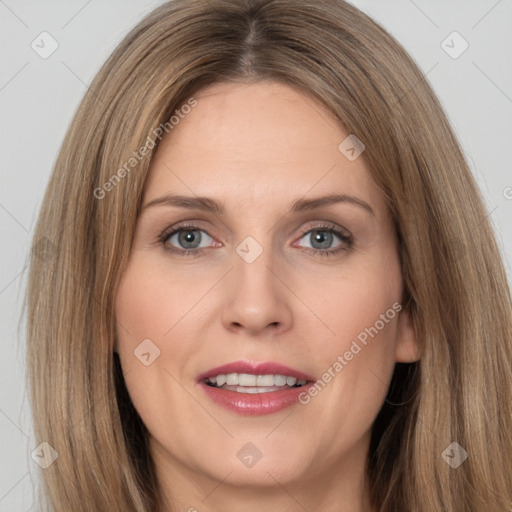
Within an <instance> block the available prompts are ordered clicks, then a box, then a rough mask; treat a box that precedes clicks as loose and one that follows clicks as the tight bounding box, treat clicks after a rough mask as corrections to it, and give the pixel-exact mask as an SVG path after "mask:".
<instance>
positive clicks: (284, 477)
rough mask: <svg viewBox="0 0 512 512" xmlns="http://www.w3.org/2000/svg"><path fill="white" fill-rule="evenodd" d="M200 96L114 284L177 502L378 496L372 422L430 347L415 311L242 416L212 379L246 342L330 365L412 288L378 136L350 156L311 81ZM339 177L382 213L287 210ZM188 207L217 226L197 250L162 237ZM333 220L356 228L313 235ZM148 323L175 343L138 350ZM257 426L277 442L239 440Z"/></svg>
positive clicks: (295, 509)
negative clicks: (224, 401) (286, 400)
mask: <svg viewBox="0 0 512 512" xmlns="http://www.w3.org/2000/svg"><path fill="white" fill-rule="evenodd" d="M195 98H196V100H197V106H196V107H194V108H193V109H192V110H191V112H190V113H189V114H188V115H187V116H186V117H185V118H184V119H182V120H180V123H179V124H178V125H176V126H175V127H174V128H173V130H172V131H171V132H170V133H169V134H168V135H166V136H165V137H164V138H163V140H162V142H161V144H160V146H159V148H158V151H157V153H156V155H155V157H154V159H153V162H152V164H151V169H150V173H149V176H148V179H147V182H146V187H145V191H144V198H143V209H142V212H141V215H140V217H139V220H138V224H137V228H136V232H135V235H134V241H133V247H132V252H131V255H130V259H129V263H128V267H127V268H126V271H125V273H124V274H123V278H122V280H121V283H120V287H119V289H118V295H117V300H116V318H117V321H118V323H119V325H120V326H122V328H120V329H119V339H118V343H117V347H116V350H117V351H118V353H119V356H120V359H121V364H122V367H123V372H124V374H125V380H126V385H127V388H128V391H129V393H130V396H131V398H132V400H133V403H134V405H135V407H136V409H137V411H138V412H139V414H140V416H141V418H142V420H143V422H144V423H145V425H146V426H147V428H148V430H149V432H150V452H151V455H152V457H153V459H154V461H155V466H156V469H157V474H158V478H159V483H160V486H161V489H162V503H161V511H166V512H167V511H170V510H183V511H187V510H189V511H190V512H192V511H193V510H198V511H203V510H208V511H225V510H244V511H254V512H256V511H258V512H259V511H260V510H265V509H268V510H279V511H282V512H299V511H301V512H303V511H304V510H324V511H334V510H336V511H337V512H345V511H347V512H348V511H350V512H354V511H369V510H371V507H370V506H369V505H368V502H367V492H366V480H365V473H364V464H365V460H366V456H367V452H368V447H369V440H370V429H371V426H372V423H373V421H374V419H375V417H376V416H377V414H378V412H379V410H380V408H381V406H382V404H383V401H384V399H385V396H386V391H387V388H388V385H389V382H390V379H391V376H392V372H393V368H394V364H395V362H396V361H400V362H410V361H415V360H417V359H418V357H419V356H418V344H417V340H416V338H415V334H414V328H413V325H412V320H411V317H410V315H409V313H408V312H407V311H405V310H402V311H401V312H400V313H399V314H398V315H396V316H395V317H394V318H393V319H391V320H389V321H388V322H387V323H385V326H384V328H382V329H381V330H380V331H379V332H378V334H377V335H376V336H375V337H373V338H369V341H368V343H367V345H366V346H364V347H363V348H362V350H361V351H360V352H359V353H358V354H357V355H355V356H354V357H353V359H352V360H350V361H348V362H347V365H346V366H344V367H343V369H342V371H339V372H338V373H335V377H334V378H332V379H331V381H330V382H329V383H328V384H327V385H326V386H325V387H324V388H323V389H322V390H321V391H320V392H319V393H318V394H317V396H315V397H312V398H311V400H310V401H309V403H308V404H307V405H302V404H296V405H293V406H292V407H289V408H286V409H284V410H282V411H279V412H276V413H272V414H268V415H263V416H257V417H255V416H252V417H247V416H241V415H238V414H236V413H235V412H231V411H228V410H225V409H223V408H221V407H219V406H218V405H216V404H215V403H213V402H211V401H210V400H209V398H208V397H207V396H206V395H205V394H204V392H203V391H202V390H201V389H200V388H199V386H198V384H197V381H196V379H197V376H198V375H199V374H200V373H202V372H204V371H206V370H208V369H210V368H213V367H215V366H219V365H221V364H225V363H228V362H232V361H236V360H241V359H247V360H250V361H275V362H279V363H283V364H286V365H287V366H290V367H292V368H295V369H298V370H301V371H303V372H305V373H307V374H310V375H313V376H315V377H316V378H319V379H320V378H321V377H322V374H324V372H326V371H327V370H328V369H329V368H330V367H332V366H333V364H334V363H335V361H337V360H338V359H337V358H338V356H340V355H341V356H343V354H345V352H347V350H349V349H350V346H351V344H352V342H353V341H354V340H356V339H357V336H358V335H359V334H360V333H361V332H363V331H364V330H365V328H369V327H370V326H374V325H375V323H376V321H377V320H379V318H381V317H380V315H382V314H385V313H386V311H387V310H389V309H390V308H391V307H392V305H393V304H394V303H400V301H401V298H402V292H403V282H402V275H401V268H400V263H399V256H398V252H397V239H396V234H395V232H394V229H393V226H392V222H391V217H390V214H389V211H388V209H387V207H386V204H385V201H384V197H383V195H382V193H381V192H380V190H379V189H378V188H377V187H376V185H375V183H374V182H373V180H372V178H371V175H370V172H369V169H368V167H367V166H366V164H365V161H364V153H363V155H362V156H360V157H359V158H357V159H356V160H355V161H349V160H348V159H347V158H346V157H345V155H344V154H342V153H341V152H340V150H339V149H338V145H339V144H340V142H341V141H343V140H344V139H345V138H346V137H347V135H348V134H347V133H345V132H344V130H343V129H342V128H341V127H340V126H339V124H338V123H337V122H336V121H335V119H334V118H333V116H332V115H331V114H330V113H329V112H328V111H327V110H326V109H325V108H324V107H323V106H322V105H320V104H319V103H317V102H315V101H314V100H313V99H311V98H310V97H309V96H307V95H305V94H304V93H302V92H299V91H297V90H295V89H293V88H290V87H289V86H286V85H283V84H279V83H276V82H269V81H261V82H257V83H252V84H225V83H222V84H215V85H214V86H210V87H209V88H207V89H205V90H203V91H202V92H200V93H199V94H197V95H195ZM171 193H172V194H180V195H187V196H191V197H194V196H207V197H211V198H215V199H217V200H219V201H220V202H221V203H222V204H223V206H224V208H225V211H224V213H223V214H219V213H212V212H205V211H200V210H196V209H194V210H190V209H186V208H182V207H176V206H169V205H157V206H151V207H147V208H145V206H146V205H147V204H148V203H149V202H150V201H152V200H154V199H156V198H159V197H161V196H164V195H166V194H171ZM331 193H339V194H348V195H352V196H354V197H356V198H358V199H359V200H361V201H364V202H365V203H367V204H368V205H369V206H370V207H371V208H372V210H373V212H374V215H372V214H371V213H369V212H368V211H367V210H366V209H365V208H363V207H361V206H358V205H356V204H353V203H350V202H340V203H336V204H331V205H328V206H323V207H320V208H316V209H314V210H310V211H305V212H301V213H293V212H289V208H290V205H291V204H292V202H293V201H295V200H296V199H305V198H307V199H310V198H313V197H318V196H323V195H326V194H331ZM180 222H187V223H191V224H193V225H195V226H197V228H195V229H200V230H202V231H201V232H200V233H201V235H202V241H201V242H200V252H199V253H198V254H194V255H191V256H182V255H179V254H175V253H172V252H170V250H169V247H171V248H172V247H174V248H175V249H176V250H177V251H180V250H181V251H185V249H186V247H190V246H184V245H183V243H182V244H180V242H179V240H178V236H177V235H175V236H174V237H172V238H170V239H168V240H167V241H161V240H158V236H159V234H160V233H161V232H162V231H164V230H165V229H166V228H168V227H173V226H176V225H178V223H180ZM325 223H327V224H328V225H329V227H331V226H332V227H334V228H335V229H338V230H341V231H342V232H343V233H344V234H349V235H350V236H351V237H352V238H353V244H352V245H349V244H347V243H346V242H344V241H343V240H341V239H340V238H338V237H337V236H336V235H333V238H332V241H331V242H330V245H329V241H328V242H327V246H328V248H330V249H337V248H340V247H341V248H342V250H341V251H339V252H338V253H336V254H328V255H325V254H313V253H311V252H308V250H309V251H312V250H314V248H316V249H317V250H318V251H323V252H325V251H326V249H325V248H322V247H325V246H322V245H320V249H318V247H319V245H318V242H315V235H319V234H320V236H321V235H322V234H323V235H325V234H326V233H325V227H322V226H323V225H324V224H325ZM318 226H320V228H319V227H318ZM315 228H316V229H317V230H318V231H313V232H311V230H314V229H315ZM189 229H190V228H189ZM196 235H197V233H196ZM247 236H251V237H253V238H254V239H255V240H256V241H257V242H258V243H259V244H260V246H261V247H262V248H263V252H262V253H261V254H260V255H259V256H258V257H257V258H256V260H255V261H254V262H252V263H247V262H246V261H245V260H244V259H242V258H241V257H240V256H239V254H238V253H237V252H236V248H237V246H238V245H239V244H240V243H241V242H242V241H243V240H244V239H245V238H246V237H247ZM193 240H196V245H197V239H193ZM328 240H329V239H328ZM145 339H150V340H151V341H152V343H154V345H155V346H156V347H158V349H159V350H160V355H159V357H158V358H156V359H155V360H154V362H152V363H151V364H150V365H149V366H145V365H144V364H142V363H141V362H140V360H139V359H138V358H137V357H134V350H135V349H136V348H137V346H138V345H139V344H140V343H141V341H142V340H145ZM153 350H154V349H151V351H153ZM151 353H154V352H151ZM248 442H251V443H253V444H254V445H255V446H256V447H257V449H258V450H259V451H260V452H261V454H262V456H261V459H260V460H259V461H258V462H257V463H256V464H255V465H254V466H253V467H251V468H248V467H246V466H245V465H244V464H242V463H241V461H240V460H239V459H238V457H237V452H238V451H239V450H240V449H241V448H242V447H243V446H244V445H246V443H248ZM263 491H264V492H263ZM171 504H174V505H173V507H174V508H171Z"/></svg>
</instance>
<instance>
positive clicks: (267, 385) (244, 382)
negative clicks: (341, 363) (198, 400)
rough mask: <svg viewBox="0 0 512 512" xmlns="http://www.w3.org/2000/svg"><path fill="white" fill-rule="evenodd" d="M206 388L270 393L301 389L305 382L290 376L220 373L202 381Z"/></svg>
mask: <svg viewBox="0 0 512 512" xmlns="http://www.w3.org/2000/svg"><path fill="white" fill-rule="evenodd" d="M203 382H204V383H205V384H206V385H207V386H211V387H213V388H218V389H225V390H227V391H236V392H237V393H251V394H255V393H272V392H274V391H282V390H283V389H292V388H301V387H302V386H304V385H306V383H307V382H308V381H307V380H299V379H297V378H296V377H293V376H291V375H281V374H268V375H254V374H250V373H228V374H225V373H220V374H218V375H215V376H214V377H209V378H206V379H204V380H203Z"/></svg>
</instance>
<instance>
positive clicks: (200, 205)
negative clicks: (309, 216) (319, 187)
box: [142, 194, 375, 217]
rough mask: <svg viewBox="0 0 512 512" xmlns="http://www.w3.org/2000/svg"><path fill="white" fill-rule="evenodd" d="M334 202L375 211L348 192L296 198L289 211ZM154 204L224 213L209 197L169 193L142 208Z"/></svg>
mask: <svg viewBox="0 0 512 512" xmlns="http://www.w3.org/2000/svg"><path fill="white" fill-rule="evenodd" d="M336 203H349V204H353V205H356V206H360V207H361V208H363V209H364V210H366V211H367V212H368V213H370V214H371V215H372V216H374V217H375V212H374V210H373V208H372V207H371V206H370V205H369V204H368V203H366V202H364V201H362V200H361V199H358V198H357V197H355V196H351V195H348V194H328V195H326V196H321V197H315V198H313V199H297V200H296V201H294V202H293V203H292V205H291V208H290V211H292V212H304V211H309V210H314V209H316V208H321V207H322V206H328V205H331V204H336ZM154 206H175V207H178V208H187V209H191V210H203V211H206V212H212V213H214V214H217V215H222V214H223V213H224V206H223V205H222V203H221V202H220V201H217V200H216V199H212V198H209V197H189V196H180V195H170V194H169V195H165V196H162V197H157V198H156V199H153V200H151V201H149V202H148V203H146V204H145V205H144V206H143V207H142V209H143V210H145V209H146V208H152V207H154Z"/></svg>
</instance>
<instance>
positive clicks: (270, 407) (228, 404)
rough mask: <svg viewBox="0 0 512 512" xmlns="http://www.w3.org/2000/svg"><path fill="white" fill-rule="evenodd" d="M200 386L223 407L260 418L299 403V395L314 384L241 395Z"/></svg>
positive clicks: (201, 384)
mask: <svg viewBox="0 0 512 512" xmlns="http://www.w3.org/2000/svg"><path fill="white" fill-rule="evenodd" d="M199 385H200V387H201V388H202V389H204V392H205V393H206V394H207V395H208V397H209V398H210V399H211V400H212V401H213V402H215V403H216V404H218V405H220V406H221V407H224V408H225V409H228V410H230V411H234V412H236V413H238V414H241V415H244V416H260V415H262V414H271V413H273V412H278V411H281V410H283V409H286V408H287V407H290V406H292V405H294V404H297V403H299V395H300V394H301V393H304V392H307V390H308V388H309V387H310V386H312V385H313V382H309V383H307V384H305V385H304V386H301V387H298V388H288V389H283V390H282V391H269V392H267V393H239V392H238V391H228V390H226V389H221V388H214V387H212V386H208V384H205V383H204V382H200V383H199Z"/></svg>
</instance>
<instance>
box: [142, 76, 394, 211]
mask: <svg viewBox="0 0 512 512" xmlns="http://www.w3.org/2000/svg"><path fill="white" fill-rule="evenodd" d="M194 99H195V100H196V101H197V105H196V106H195V107H194V108H193V109H191V110H190V112H189V113H188V114H187V115H183V116H182V118H180V121H179V123H178V124H177V125H175V126H174V127H173V129H172V131H170V132H169V133H168V134H167V135H165V136H164V138H163V139H162V142H161V143H160V145H159V148H158V150H157V152H156V155H155V157H154V159H153V162H152V164H151V169H150V172H149V176H148V180H147V184H146V198H149V199H151V198H152V197H154V196H155V195H158V194H159V193H171V192H172V193H180V194H188V195H204V196H215V197H218V198H220V199H222V200H223V202H226V203H229V202H233V203H235V202H236V201H238V202H240V203H247V201H250V202H251V204H253V205H254V204H261V205H263V204H266V203H268V202H270V201H273V202H274V203H275V202H276V201H278V202H279V201H286V202H290V201H291V200H292V199H295V198H298V197H304V196H305V195H309V194H311V195H320V194H326V193H335V192H341V193H346V194H357V195H359V196H360V197H361V198H362V199H363V200H365V201H367V202H372V203H373V204H374V205H375V208H376V209H377V210H378V209H379V208H381V209H382V208H384V203H383V198H382V195H381V193H380V191H379V190H378V189H377V187H376V185H375V184H374V182H373V180H372V178H371V174H370V172H369V170H368V168H367V166H366V164H365V162H364V160H363V158H362V157H359V158H357V159H356V160H354V161H350V160H349V159H348V158H347V157H346V156H345V155H344V154H343V153H342V152H341V151H340V149H339V145H340V143H341V142H342V141H344V140H345V139H346V138H347V136H348V135H349V134H348V133H346V132H345V131H344V130H343V128H342V127H341V126H340V124H339V123H338V122H337V120H336V119H335V117H334V115H333V114H332V113H331V112H329V111H328V110H327V109H326V108H325V107H324V106H323V105H321V104H320V103H318V102H317V101H315V100H314V99H313V98H312V97H310V96H308V95H306V94H305V93H303V92H301V91H299V90H296V89H294V88H291V87H289V86H287V85H284V84H280V83H278V82H270V81H264V82H257V83H251V84H233V83H220V84H215V85H213V86H210V87H208V88H207V89H204V90H202V91H200V92H199V93H198V94H196V95H194ZM187 110H188V109H187ZM289 200H290V201H289Z"/></svg>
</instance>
